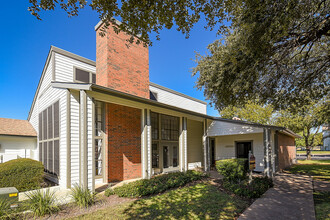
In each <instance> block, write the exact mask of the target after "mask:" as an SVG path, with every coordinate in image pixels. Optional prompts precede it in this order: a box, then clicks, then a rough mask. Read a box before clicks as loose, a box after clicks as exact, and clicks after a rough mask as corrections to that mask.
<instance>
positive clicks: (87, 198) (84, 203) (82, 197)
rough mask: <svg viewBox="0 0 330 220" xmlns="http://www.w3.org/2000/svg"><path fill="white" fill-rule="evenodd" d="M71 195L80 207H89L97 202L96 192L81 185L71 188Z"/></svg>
mask: <svg viewBox="0 0 330 220" xmlns="http://www.w3.org/2000/svg"><path fill="white" fill-rule="evenodd" d="M71 197H72V198H73V200H74V202H75V203H76V204H77V205H78V206H79V207H80V208H87V207H89V206H90V205H92V204H94V203H95V193H93V192H91V191H90V190H89V189H88V188H86V187H83V186H80V185H75V186H74V187H73V188H72V189H71Z"/></svg>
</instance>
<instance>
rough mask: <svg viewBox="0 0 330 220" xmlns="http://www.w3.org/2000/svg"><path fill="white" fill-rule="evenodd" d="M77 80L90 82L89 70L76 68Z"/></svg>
mask: <svg viewBox="0 0 330 220" xmlns="http://www.w3.org/2000/svg"><path fill="white" fill-rule="evenodd" d="M76 80H77V81H80V82H84V83H89V72H87V71H85V70H81V69H76Z"/></svg>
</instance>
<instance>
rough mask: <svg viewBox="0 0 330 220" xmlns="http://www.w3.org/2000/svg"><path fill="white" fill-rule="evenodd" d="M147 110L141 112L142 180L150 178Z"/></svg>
mask: <svg viewBox="0 0 330 220" xmlns="http://www.w3.org/2000/svg"><path fill="white" fill-rule="evenodd" d="M147 133H148V132H147V109H142V111H141V161H142V178H143V179H146V178H148V144H147V143H148V138H147Z"/></svg>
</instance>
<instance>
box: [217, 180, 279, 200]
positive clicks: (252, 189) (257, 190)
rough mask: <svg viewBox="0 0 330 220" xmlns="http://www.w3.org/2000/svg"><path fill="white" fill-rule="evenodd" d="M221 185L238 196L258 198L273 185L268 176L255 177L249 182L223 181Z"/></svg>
mask: <svg viewBox="0 0 330 220" xmlns="http://www.w3.org/2000/svg"><path fill="white" fill-rule="evenodd" d="M223 187H224V188H226V189H227V190H230V191H232V192H233V193H234V194H235V195H238V196H240V197H245V198H259V197H260V196H262V195H263V194H264V193H265V192H266V191H267V190H268V189H269V188H271V187H273V181H272V179H271V178H268V177H255V178H253V180H252V182H251V183H250V184H249V183H248V181H242V182H240V183H231V182H228V181H224V182H223Z"/></svg>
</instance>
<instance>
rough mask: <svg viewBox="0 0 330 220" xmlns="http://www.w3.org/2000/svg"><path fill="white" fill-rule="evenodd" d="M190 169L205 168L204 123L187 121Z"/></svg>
mask: <svg viewBox="0 0 330 220" xmlns="http://www.w3.org/2000/svg"><path fill="white" fill-rule="evenodd" d="M187 139H188V141H187V142H188V144H187V145H188V146H187V149H188V152H187V153H188V169H194V168H196V167H201V166H203V123H202V122H199V121H194V120H189V119H188V120H187Z"/></svg>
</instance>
